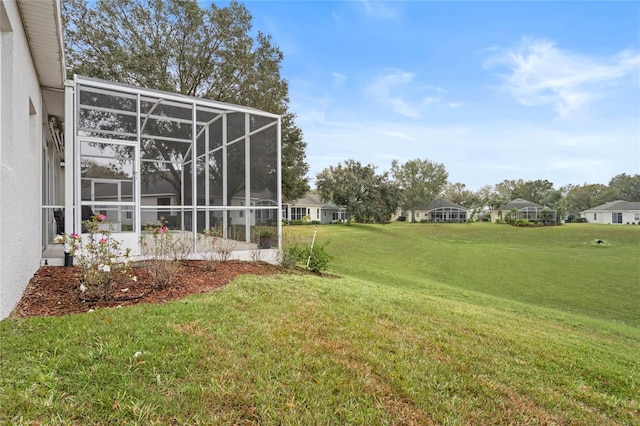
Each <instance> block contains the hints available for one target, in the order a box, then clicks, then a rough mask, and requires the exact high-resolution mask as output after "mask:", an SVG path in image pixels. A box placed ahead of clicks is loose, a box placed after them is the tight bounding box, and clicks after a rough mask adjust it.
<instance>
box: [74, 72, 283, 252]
mask: <svg viewBox="0 0 640 426" xmlns="http://www.w3.org/2000/svg"><path fill="white" fill-rule="evenodd" d="M70 92H72V93H70ZM70 100H72V102H71V103H72V111H71V108H70V105H69V103H70ZM69 114H71V115H72V116H73V117H74V118H73V120H70V119H69ZM65 115H66V116H67V120H66V122H67V123H71V122H72V121H73V130H70V129H66V133H65V135H66V136H67V139H68V136H69V135H70V133H71V134H72V136H73V143H72V145H70V144H69V141H67V143H66V144H65V146H66V149H67V150H69V148H72V149H73V153H72V154H71V153H69V152H66V153H65V158H67V159H69V158H72V164H68V165H67V168H68V167H69V166H72V170H68V169H67V170H66V172H65V177H66V182H65V188H66V189H65V194H66V197H65V215H64V216H65V219H66V220H67V221H68V220H71V221H72V224H73V226H72V231H73V232H80V231H81V230H82V224H81V223H82V221H83V220H86V219H89V218H90V217H91V215H94V214H97V213H99V214H102V215H104V216H106V223H105V225H104V226H109V227H110V229H111V231H112V233H113V236H114V237H115V238H117V239H119V240H121V241H123V243H124V245H125V246H127V247H130V248H131V249H132V251H133V253H134V254H140V241H141V239H142V240H144V238H145V235H146V233H148V232H149V231H148V230H149V229H150V228H151V227H153V226H157V225H158V224H164V225H166V226H168V228H169V229H170V230H171V232H172V233H175V234H176V236H179V237H180V238H183V239H184V240H185V241H188V242H189V244H190V245H191V246H192V248H193V252H194V253H197V252H199V251H206V250H210V249H211V247H208V246H203V245H202V240H203V239H202V238H198V237H199V234H202V233H203V232H204V231H205V230H207V231H208V232H209V233H213V234H214V235H216V236H218V237H219V238H222V239H226V240H229V241H234V242H235V243H236V244H235V245H234V249H235V250H242V249H245V250H248V249H252V248H256V247H257V243H258V235H257V229H263V228H266V227H269V228H272V232H273V234H274V235H280V220H279V217H280V215H281V213H280V208H279V206H280V204H281V194H280V187H281V185H280V180H281V175H280V118H279V116H278V115H274V114H270V113H266V112H263V111H259V110H256V109H251V108H247V107H241V106H237V105H231V104H225V103H220V102H214V101H209V100H206V99H201V98H195V97H187V96H182V95H177V94H173V93H167V92H161V91H155V90H149V89H144V88H139V87H134V86H127V85H122V84H117V83H112V82H107V81H103V80H96V79H90V78H86V77H78V76H77V77H76V78H75V80H74V83H73V85H69V86H68V87H67V92H66V113H65ZM67 162H69V161H68V160H67ZM71 172H72V174H71ZM69 195H72V197H69ZM70 198H71V199H70ZM70 210H71V212H72V213H70ZM258 227H259V228H258ZM69 228H71V227H65V229H66V231H67V233H69V230H70V229H69ZM278 240H279V239H278ZM276 247H277V245H276Z"/></svg>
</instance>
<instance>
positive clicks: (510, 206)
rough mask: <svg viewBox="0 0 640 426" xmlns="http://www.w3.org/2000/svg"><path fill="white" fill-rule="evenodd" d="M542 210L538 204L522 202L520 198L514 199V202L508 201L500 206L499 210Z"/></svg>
mask: <svg viewBox="0 0 640 426" xmlns="http://www.w3.org/2000/svg"><path fill="white" fill-rule="evenodd" d="M526 208H529V209H543V208H544V207H542V206H541V205H540V204H536V203H533V202H531V201H527V200H523V199H522V198H516V199H515V200H511V201H509V202H508V203H507V204H504V205H502V206H500V209H501V210H503V211H505V210H513V209H516V210H522V209H526Z"/></svg>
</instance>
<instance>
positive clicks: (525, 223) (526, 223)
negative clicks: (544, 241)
mask: <svg viewBox="0 0 640 426" xmlns="http://www.w3.org/2000/svg"><path fill="white" fill-rule="evenodd" d="M511 224H512V225H513V226H534V225H535V223H533V222H530V221H529V220H528V219H516V220H514V221H513V222H511Z"/></svg>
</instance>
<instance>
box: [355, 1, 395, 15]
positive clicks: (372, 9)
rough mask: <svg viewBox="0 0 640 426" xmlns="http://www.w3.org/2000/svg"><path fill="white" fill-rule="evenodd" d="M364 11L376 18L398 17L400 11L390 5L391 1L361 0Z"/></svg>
mask: <svg viewBox="0 0 640 426" xmlns="http://www.w3.org/2000/svg"><path fill="white" fill-rule="evenodd" d="M360 4H361V5H362V7H363V9H364V12H365V13H366V14H367V16H370V17H372V18H376V19H396V18H397V17H398V13H397V12H396V10H395V9H393V8H391V7H389V3H386V2H381V1H369V0H360Z"/></svg>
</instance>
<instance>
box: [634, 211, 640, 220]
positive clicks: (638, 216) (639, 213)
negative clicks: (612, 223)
mask: <svg viewBox="0 0 640 426" xmlns="http://www.w3.org/2000/svg"><path fill="white" fill-rule="evenodd" d="M633 220H635V221H636V222H639V221H640V212H636V213H635V217H634V219H633Z"/></svg>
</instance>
